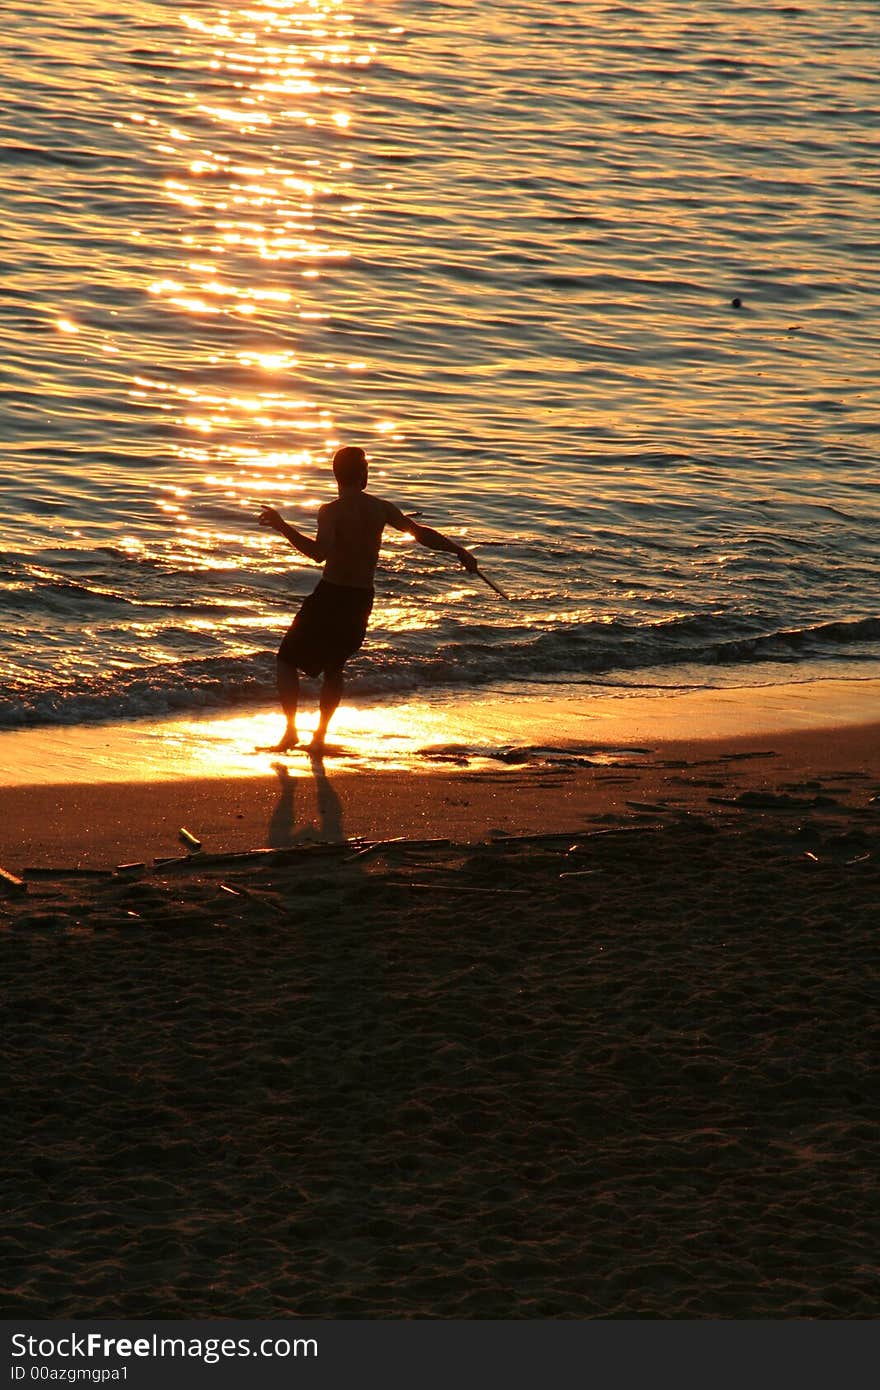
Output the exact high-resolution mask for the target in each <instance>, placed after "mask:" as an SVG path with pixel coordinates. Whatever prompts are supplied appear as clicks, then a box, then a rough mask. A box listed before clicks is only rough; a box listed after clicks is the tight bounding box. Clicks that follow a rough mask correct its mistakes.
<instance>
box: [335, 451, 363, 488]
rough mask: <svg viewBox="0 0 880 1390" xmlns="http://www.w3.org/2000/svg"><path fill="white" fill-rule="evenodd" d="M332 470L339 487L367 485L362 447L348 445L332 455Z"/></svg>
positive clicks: (361, 486)
mask: <svg viewBox="0 0 880 1390" xmlns="http://www.w3.org/2000/svg"><path fill="white" fill-rule="evenodd" d="M333 472H334V474H335V476H336V481H337V483H338V484H339V486H340V487H359V488H365V487H366V486H367V456H366V454H365V453H364V451H363V449H356V448H354V447H353V446H351V445H350V446H348V447H347V448H345V449H337V450H336V453H335V454H334V455H333Z"/></svg>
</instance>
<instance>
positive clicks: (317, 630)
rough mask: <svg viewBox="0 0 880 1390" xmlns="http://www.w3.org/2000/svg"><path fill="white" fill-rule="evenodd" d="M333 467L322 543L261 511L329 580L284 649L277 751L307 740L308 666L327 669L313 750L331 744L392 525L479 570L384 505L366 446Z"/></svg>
mask: <svg viewBox="0 0 880 1390" xmlns="http://www.w3.org/2000/svg"><path fill="white" fill-rule="evenodd" d="M333 472H334V474H335V476H336V482H337V484H338V487H339V497H338V498H337V500H336V501H335V502H328V503H327V504H326V506H323V507H321V508H319V510H318V532H317V535H316V537H315V539H314V540H312V538H311V537H310V536H305V535H303V533H302V532H301V531H297V530H296V529H295V528H294V527H293V526H289V525H288V524H287V522H286V521H285V520H284V518H283V517H282V516H281V515H280V514H279V513H278V512H276V511H275V509H274V508H273V507H265V506H264V507H263V509H262V510H261V512H260V516H259V523H260V525H261V526H268V527H269V529H270V530H272V531H277V532H278V534H279V535H280V536H284V538H285V540H287V541H289V542H290V544H291V545H292V546H293V547H294V548H295V549H296V550H298V551H299V552H300V554H302V555H306V556H308V558H309V559H310V560H316V561H317V562H318V564H323V566H324V577H323V578H322V579H321V580H320V581H319V583H318V587H317V588H316V589H315V590H314V592H313V593H311V594H309V596H308V598H307V599H305V601H304V602H303V605H302V607H301V608H300V610H299V612H298V613H297V615H296V617H295V618H294V620H293V622H292V623H291V625H290V629H289V631H288V632H287V635H286V636H285V638H284V640H283V642H282V643H281V646H280V647H279V649H278V694H279V697H280V699H281V707H282V709H283V710H284V713H285V715H286V717H287V727H286V729H285V731H284V735H283V737H282V738H281V740H280V742H279V743H278V744H277V745H276V747H275V749H274V751H275V752H278V753H282V752H284V750H285V749H287V748H293V747H294V746H295V745H296V744H297V743H298V742H299V739H298V736H297V732H296V711H297V705H298V703H299V672H300V671H304V672H305V674H306V675H309V676H317V675H320V673H321V672H323V673H324V682H323V685H322V687H321V697H320V720H319V723H318V727H317V729H316V730H315V734H314V737H313V739H312V743H311V747H312V748H313V749H315V750H316V751H320V750H321V749H322V748H323V746H324V740H325V737H326V734H327V726H328V725H329V723H330V720H331V719H332V717H333V715H334V713H335V711H336V709H337V707H338V705H339V701H340V699H341V697H342V668H343V666H344V665H345V663H346V661H347V660H348V659H349V657H351V656H353V655H354V653H355V652H356V651H357V650H358V648H359V647H360V645H361V643H362V642H363V640H364V635H365V633H366V630H367V622H368V621H369V617H370V611H371V609H372V607H373V577H374V575H375V573H376V564H377V562H378V559H379V548H380V546H381V544H382V532H383V531H384V529H385V527H386V526H393V527H394V528H395V529H396V530H398V531H408V532H409V534H410V535H411V536H414V537H415V539H416V540H417V541H418V542H419V544H420V545H424V546H427V547H428V549H429V550H446V551H449V553H450V554H451V555H457V556H458V558H459V560H460V561H461V563H462V564H463V565H464V567H465V569H466V570H468V571H469V572H470V573H471V574H473V573H475V572H476V569H477V561H476V559H475V558H474V556H473V555H471V553H470V551H468V550H465V548H464V546H461V545H459V544H458V543H457V542H456V541H453V540H450V539H449V537H448V536H442V535H441V534H440V532H439V531H432V530H431V528H430V527H429V526H419V525H418V523H417V522H416V521H413V520H412V518H411V517H408V516H404V514H403V512H402V511H401V510H400V508H399V507H395V506H394V504H393V502H383V501H382V499H381V498H379V497H373V496H372V495H371V494H370V493H369V492H367V491H366V486H367V459H366V455H365V454H364V451H363V449H355V448H346V449H338V450H337V452H336V453H335V454H334V456H333Z"/></svg>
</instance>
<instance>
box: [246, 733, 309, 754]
mask: <svg viewBox="0 0 880 1390" xmlns="http://www.w3.org/2000/svg"><path fill="white" fill-rule="evenodd" d="M298 744H299V734H298V733H297V732H296V730H295V729H294V730H293V731H292V732H291V731H290V730H288V731H287V733H286V734H285V735H284V737H283V738H281V739H279V741H278V742H277V743H266V744H263V745H261V746H260V747H259V748H255V749H254V752H255V753H286V752H288V750H289V749H291V748H296V747H297V745H298Z"/></svg>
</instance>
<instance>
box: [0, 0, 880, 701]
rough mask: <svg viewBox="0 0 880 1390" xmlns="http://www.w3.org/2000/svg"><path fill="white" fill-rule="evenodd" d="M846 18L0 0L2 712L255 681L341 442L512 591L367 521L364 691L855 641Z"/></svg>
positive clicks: (857, 295) (769, 9)
mask: <svg viewBox="0 0 880 1390" xmlns="http://www.w3.org/2000/svg"><path fill="white" fill-rule="evenodd" d="M876 21H877V8H876V5H875V4H874V3H870V4H868V3H860V0H852V3H848V4H846V5H845V6H844V5H840V4H838V3H836V0H807V2H806V3H803V4H801V5H780V4H749V3H740V0H723V2H722V0H716V2H715V3H713V0H705V3H702V4H700V5H694V4H691V3H685V0H680V2H679V3H664V0H658V2H657V3H653V4H648V3H631V4H627V5H613V4H600V3H589V0H581V2H580V3H565V0H540V2H539V0H532V3H528V2H526V3H523V0H516V3H514V0H494V2H491V0H490V2H489V3H483V4H480V5H479V6H477V5H474V4H472V3H470V0H467V2H466V0H446V2H445V3H418V0H398V3H392V2H391V0H378V3H376V0H371V3H369V4H367V3H365V0H353V2H352V3H351V4H347V5H343V4H341V3H337V0H313V3H305V2H304V0H249V3H247V4H237V3H235V0H230V3H228V4H227V5H226V6H225V7H224V6H220V5H218V4H215V3H213V0H194V3H191V4H188V5H178V4H173V3H171V2H170V0H168V2H167V3H150V0H116V3H114V4H113V5H112V6H111V5H109V4H106V3H98V0H81V3H79V4H78V5H77V6H76V7H72V6H71V5H70V4H69V3H67V0H65V3H64V4H62V3H61V0H44V3H42V4H41V5H40V6H39V8H38V9H37V10H36V11H35V9H34V7H33V6H32V5H30V4H25V3H24V0H6V3H5V4H4V7H3V16H2V21H0V30H2V38H3V43H2V45H0V75H2V81H3V86H4V90H5V92H6V94H7V99H6V102H5V103H4V108H3V112H2V115H0V121H2V125H3V131H2V134H3V141H2V165H0V196H2V201H3V212H4V216H3V219H2V224H0V242H2V251H0V254H2V258H3V266H4V271H5V277H4V283H5V290H6V292H5V295H4V297H3V300H2V304H0V341H2V359H0V360H2V371H0V409H2V416H3V428H4V447H3V450H2V457H0V485H2V495H3V508H2V516H0V535H2V556H0V600H2V605H3V621H2V644H3V651H4V664H3V670H2V671H0V719H2V721H3V722H6V723H16V722H21V721H22V720H26V721H27V720H46V719H64V720H77V719H87V718H91V717H95V716H96V715H98V716H100V715H107V714H120V713H121V714H127V713H140V712H145V711H150V710H161V709H165V708H169V707H177V706H180V705H184V706H185V705H188V704H193V703H199V702H205V701H208V702H212V703H218V704H228V703H230V702H236V701H239V700H246V699H249V698H262V697H264V696H265V694H266V693H267V692H268V691H269V690H270V688H271V681H272V668H273V659H272V656H273V653H274V649H275V647H276V646H277V643H278V640H279V638H280V635H281V633H282V632H283V630H284V627H285V626H286V623H287V622H288V621H289V619H290V616H291V613H292V611H293V608H294V607H295V604H296V602H297V601H298V599H299V597H300V596H301V595H302V594H304V593H305V592H307V591H308V589H309V588H310V587H311V586H312V584H313V582H314V578H315V570H314V567H313V566H311V565H310V564H309V563H308V562H307V561H305V560H303V559H302V558H301V557H298V556H296V555H294V553H293V552H292V551H290V550H288V549H286V548H285V546H284V545H283V543H282V542H280V541H279V540H278V539H277V538H273V537H272V536H270V535H267V534H266V533H264V532H261V531H259V530H257V528H256V527H255V525H254V524H253V521H254V515H255V511H256V505H255V504H256V502H257V501H258V500H267V501H271V502H272V503H274V504H275V505H277V506H280V507H281V508H282V510H284V511H285V513H286V514H287V515H288V517H289V518H290V519H291V520H292V521H294V523H295V524H297V525H299V526H301V527H303V528H304V529H308V528H309V527H310V526H312V525H313V524H314V513H315V511H316V509H317V506H318V505H319V504H320V502H321V501H322V500H325V499H326V498H327V497H328V496H329V495H330V493H331V491H332V489H331V488H330V486H329V483H330V482H332V479H330V478H329V475H328V468H327V465H328V460H329V458H330V456H331V454H332V452H333V450H334V448H335V447H337V446H338V444H339V443H341V442H356V443H361V444H363V445H364V446H365V447H366V448H367V451H368V453H369V454H370V456H371V458H372V461H373V476H372V484H371V485H372V487H373V489H374V490H375V491H378V492H384V493H385V494H386V495H388V496H389V497H391V498H393V499H394V500H396V501H397V502H398V503H399V504H400V505H402V506H403V507H404V508H406V509H407V510H417V511H419V512H421V513H422V514H423V516H424V518H425V520H426V521H427V522H429V523H430V524H431V525H434V526H436V527H438V528H440V529H441V530H447V531H449V532H451V533H453V534H456V535H459V534H462V535H463V536H464V537H465V538H466V540H467V543H468V544H473V545H474V546H475V547H476V548H477V550H478V554H479V557H480V560H481V563H483V564H484V566H485V568H486V570H487V572H489V573H490V574H491V575H492V576H493V577H494V578H495V579H497V580H498V582H499V583H501V584H502V585H503V586H504V587H505V588H506V589H507V590H508V591H509V592H510V594H511V595H512V599H513V601H512V602H511V603H509V604H505V603H504V602H502V601H501V600H499V599H496V598H494V597H493V595H492V594H491V593H490V592H489V591H488V590H487V589H484V588H483V587H482V586H479V585H477V586H476V587H475V586H474V584H473V583H472V582H471V580H470V579H469V578H468V577H467V576H465V575H463V573H462V572H461V571H460V570H457V569H456V567H455V566H454V564H453V565H450V563H449V560H448V557H446V558H444V557H441V556H438V555H436V554H433V553H428V552H426V551H420V550H417V548H415V547H413V546H412V545H411V544H410V543H409V542H406V541H404V540H402V539H400V538H397V539H395V538H391V540H390V541H389V544H388V546H387V550H386V552H385V554H384V556H383V567H382V574H381V576H380V579H379V584H378V592H379V601H378V603H377V608H376V613H375V620H374V626H373V629H372V632H371V638H370V640H369V642H368V645H367V646H366V647H365V649H364V651H363V653H362V655H361V657H360V658H359V659H358V662H357V664H356V665H355V666H354V667H353V668H352V677H353V684H354V685H355V687H357V686H359V687H360V688H361V689H362V690H363V691H370V690H377V689H387V688H389V687H398V688H418V687H420V686H424V685H426V684H432V685H435V686H437V685H441V686H442V685H444V684H449V683H461V682H468V683H474V684H480V683H485V682H488V681H500V680H504V681H511V680H512V681H517V680H521V681H523V682H533V681H534V680H535V679H539V678H545V679H560V680H568V679H570V678H575V679H577V678H585V677H586V676H596V675H599V676H601V677H603V678H606V679H607V680H608V682H609V683H610V685H611V686H612V687H613V685H614V682H615V681H618V680H619V681H621V682H627V681H632V680H637V679H638V673H639V672H647V671H648V670H650V671H651V672H652V673H653V674H652V678H653V677H654V675H655V674H656V672H657V670H658V669H660V670H669V672H670V676H669V679H670V680H673V679H675V678H676V672H678V673H679V674H680V675H681V678H682V679H684V678H685V676H686V677H687V678H688V679H689V680H696V681H699V680H703V679H707V680H716V681H723V680H724V679H726V678H728V676H727V675H726V674H725V673H730V672H732V671H733V670H734V669H735V670H736V672H737V678H738V679H739V678H741V677H742V671H743V668H747V670H748V671H749V672H751V673H752V677H751V678H753V679H755V680H756V681H759V680H760V679H761V671H762V670H764V669H766V668H767V664H768V663H774V670H776V669H777V668H778V663H780V662H782V663H784V664H785V666H786V669H788V670H790V672H791V676H792V678H793V679H796V678H798V677H799V676H801V675H803V674H804V673H805V672H807V671H813V672H815V671H826V670H833V671H835V672H838V673H839V672H840V671H853V670H854V671H857V672H858V673H860V674H862V673H865V672H867V670H868V669H869V664H870V663H872V662H874V661H876V660H877V657H878V652H880V618H878V607H877V599H876V595H877V579H878V568H880V565H878V549H877V543H876V536H877V506H876V481H875V480H876V462H875V461H876V453H877V420H878V413H877V395H876V387H877V367H876V364H877V354H878V342H877V338H878V334H877V323H878V312H877V311H878V300H880V291H878V277H877V271H876V266H877V264H878V263H880V256H878V252H880V239H878V234H877V229H876V209H877V194H878V179H877V158H876V144H875V139H876V121H877V111H876V85H875V83H876V59H877V39H876ZM734 299H737V300H739V301H740V307H738V308H737V307H734V305H733V303H732V301H733V300H734Z"/></svg>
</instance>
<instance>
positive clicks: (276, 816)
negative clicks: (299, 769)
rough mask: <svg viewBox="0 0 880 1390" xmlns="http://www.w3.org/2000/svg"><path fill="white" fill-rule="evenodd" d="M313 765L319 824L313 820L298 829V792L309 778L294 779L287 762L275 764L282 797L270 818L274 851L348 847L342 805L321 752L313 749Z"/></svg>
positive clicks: (268, 840)
mask: <svg viewBox="0 0 880 1390" xmlns="http://www.w3.org/2000/svg"><path fill="white" fill-rule="evenodd" d="M308 758H309V762H310V764H311V768H312V776H313V778H314V782H315V794H316V798H317V809H318V824H317V826H316V825H314V823H313V822H311V821H309V822H308V823H307V824H305V825H302V826H300V828H299V829H297V828H296V792H297V787H298V785H300V783H301V782H302V783H303V784H304V782H305V779H301V778H298V777H291V775H290V773H289V772H288V770H287V766H286V764H285V763H282V762H277V763H273V764H272V771H273V772H274V773H275V775H276V776H277V778H278V782H279V793H280V795H279V798H278V804H277V805H276V807H275V809H274V811H273V812H272V815H271V817H270V819H269V829H268V832H267V840H266V842H267V844H268V845H270V846H271V847H272V848H273V849H285V848H288V847H289V846H292V845H300V844H316V843H322V844H333V845H338V844H345V842H346V838H347V837H346V834H345V829H344V826H343V823H342V802H341V801H340V800H339V797H338V796H337V795H336V792H335V791H334V789H333V787H332V786H331V784H330V779H329V777H328V776H327V772H326V769H325V767H324V759H323V756H322V754H321V753H319V752H315V751H312V750H309V752H308Z"/></svg>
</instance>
